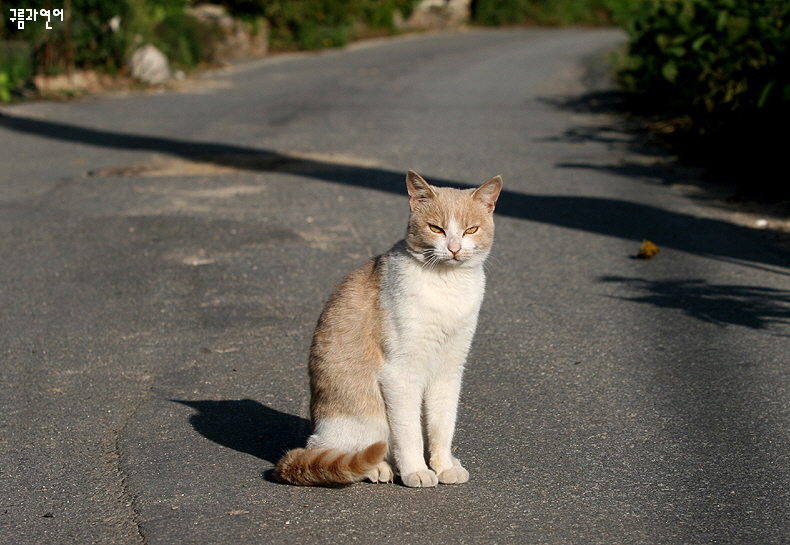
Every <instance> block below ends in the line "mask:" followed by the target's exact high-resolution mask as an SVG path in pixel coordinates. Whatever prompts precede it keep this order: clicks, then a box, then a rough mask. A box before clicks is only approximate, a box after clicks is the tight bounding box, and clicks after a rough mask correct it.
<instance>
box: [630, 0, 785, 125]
mask: <svg viewBox="0 0 790 545" xmlns="http://www.w3.org/2000/svg"><path fill="white" fill-rule="evenodd" d="M645 5H646V9H645V11H644V12H643V13H642V14H641V15H640V16H639V17H638V18H637V19H636V20H635V21H634V22H633V24H632V25H631V28H630V29H629V30H630V34H631V43H630V48H629V54H630V61H629V64H630V66H628V67H627V68H626V69H624V70H623V71H622V72H621V73H620V78H621V80H622V81H623V82H624V83H625V85H626V86H627V87H628V89H630V90H632V91H634V92H636V93H638V94H641V95H643V96H644V97H645V98H647V99H649V100H650V101H651V102H652V104H654V107H656V108H657V109H660V110H661V111H664V112H666V113H667V114H669V115H676V116H688V117H689V118H690V119H691V121H692V122H693V123H694V126H695V127H696V129H697V130H699V131H700V132H706V131H710V130H713V129H717V128H721V127H722V126H723V125H730V124H732V123H733V122H736V121H745V120H747V119H748V118H753V117H754V116H758V117H759V116H762V115H764V114H766V113H768V112H772V113H771V114H770V115H776V113H777V112H778V111H779V110H786V108H787V103H788V100H790V2H787V1H786V0H757V1H754V0H671V1H668V0H652V1H650V2H646V3H645ZM785 113H786V112H785Z"/></svg>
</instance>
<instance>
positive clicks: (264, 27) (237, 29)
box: [187, 4, 269, 61]
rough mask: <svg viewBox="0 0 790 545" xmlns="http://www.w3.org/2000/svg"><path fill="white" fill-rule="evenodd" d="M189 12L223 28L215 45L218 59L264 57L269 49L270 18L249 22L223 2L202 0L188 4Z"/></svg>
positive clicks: (214, 25) (216, 26)
mask: <svg viewBox="0 0 790 545" xmlns="http://www.w3.org/2000/svg"><path fill="white" fill-rule="evenodd" d="M187 13H189V14H190V15H191V16H192V17H194V18H196V19H197V20H199V21H202V22H203V23H206V24H208V25H211V26H213V27H214V28H216V29H217V30H218V31H219V34H220V36H221V38H220V40H219V42H218V43H217V44H216V45H215V55H216V57H217V59H216V60H220V61H222V60H229V59H244V58H251V57H263V56H265V55H266V54H267V53H268V48H269V27H268V23H267V21H266V19H263V18H260V19H257V20H255V21H254V22H252V23H245V22H243V21H240V20H239V19H235V18H233V17H232V16H231V15H230V14H228V12H227V10H226V9H225V8H224V7H223V6H218V5H215V4H200V5H198V6H195V7H192V8H188V10H187Z"/></svg>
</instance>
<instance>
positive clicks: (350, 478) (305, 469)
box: [274, 441, 387, 486]
mask: <svg viewBox="0 0 790 545" xmlns="http://www.w3.org/2000/svg"><path fill="white" fill-rule="evenodd" d="M386 453H387V444H386V443H385V442H383V441H379V442H378V443H373V444H372V445H370V446H369V447H368V448H366V449H365V450H361V451H359V452H356V453H353V454H348V453H345V452H342V451H339V450H336V449H330V448H307V449H304V448H297V449H294V450H290V451H288V452H286V453H285V456H283V457H282V459H280V461H279V462H277V467H275V468H274V476H275V477H276V478H277V480H279V481H281V482H284V483H289V484H300V485H307V486H320V485H325V486H326V485H330V486H331V485H339V484H351V483H354V482H357V481H361V480H362V479H364V478H365V477H366V476H367V474H368V473H369V472H370V471H371V470H372V469H373V468H374V467H376V465H377V464H378V463H379V462H381V461H382V460H383V459H384V455H385V454H386Z"/></svg>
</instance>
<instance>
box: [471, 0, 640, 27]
mask: <svg viewBox="0 0 790 545" xmlns="http://www.w3.org/2000/svg"><path fill="white" fill-rule="evenodd" d="M640 3H641V0H476V1H474V2H472V19H473V20H474V21H475V22H476V23H478V24H482V25H490V26H499V25H512V24H520V23H535V24H541V25H570V24H588V25H605V24H610V23H612V22H618V21H621V20H623V19H624V18H626V17H627V15H628V14H629V13H630V12H632V11H634V10H635V9H636V6H638V5H639V4H640Z"/></svg>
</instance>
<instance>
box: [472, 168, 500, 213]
mask: <svg viewBox="0 0 790 545" xmlns="http://www.w3.org/2000/svg"><path fill="white" fill-rule="evenodd" d="M501 190H502V176H494V177H493V178H491V179H490V180H488V181H487V182H486V183H484V184H483V185H481V186H480V187H478V188H477V189H475V192H474V193H472V197H473V198H475V199H477V200H478V201H480V202H482V203H483V204H484V205H485V207H486V209H487V210H488V212H489V213H491V212H493V211H494V207H495V206H496V201H497V199H498V198H499V192H500V191H501Z"/></svg>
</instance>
